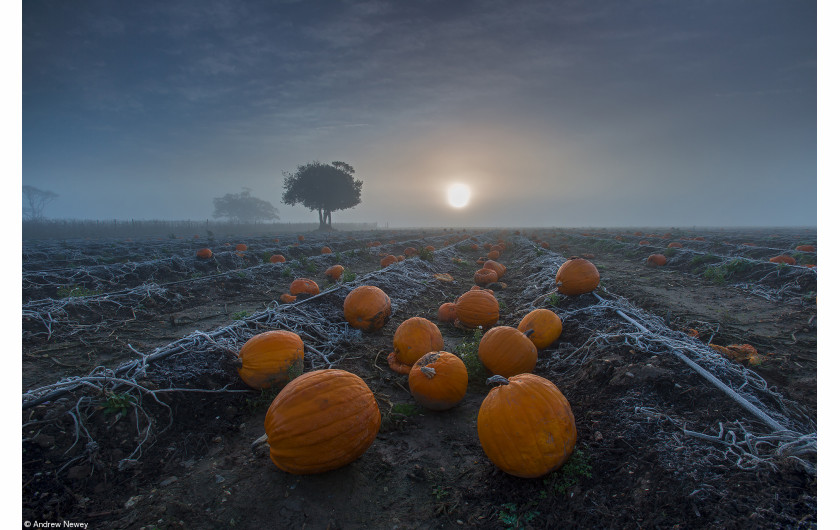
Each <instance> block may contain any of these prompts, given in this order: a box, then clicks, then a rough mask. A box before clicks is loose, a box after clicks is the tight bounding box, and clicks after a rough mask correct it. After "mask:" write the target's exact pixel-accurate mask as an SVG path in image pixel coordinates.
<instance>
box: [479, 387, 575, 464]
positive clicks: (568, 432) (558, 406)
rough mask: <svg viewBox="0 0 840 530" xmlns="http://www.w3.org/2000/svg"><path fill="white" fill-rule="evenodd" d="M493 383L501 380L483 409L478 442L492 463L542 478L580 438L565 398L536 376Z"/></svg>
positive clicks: (491, 392) (485, 401) (562, 461)
mask: <svg viewBox="0 0 840 530" xmlns="http://www.w3.org/2000/svg"><path fill="white" fill-rule="evenodd" d="M488 382H499V383H501V385H500V386H497V387H495V388H493V389H491V390H490V392H489V393H488V394H487V397H485V398H484V401H483V402H482V403H481V407H480V408H479V410H478V421H477V427H478V441H479V442H480V443H481V448H482V449H483V450H484V454H486V455H487V457H488V458H489V459H490V461H491V462H493V464H495V465H496V467H498V468H499V469H501V470H502V471H504V472H505V473H508V474H509V475H513V476H516V477H521V478H537V477H541V476H543V475H545V474H547V473H550V472H552V471H554V470H555V469H557V468H559V467H560V466H562V465H563V464H564V463H566V461H567V460H568V459H569V458H570V457H571V456H572V451H573V450H574V447H575V443H576V442H577V429H576V428H575V417H574V415H573V414H572V408H571V406H569V402H568V400H567V399H566V396H564V395H563V393H562V392H560V390H559V389H558V388H557V387H556V386H554V384H553V383H552V382H551V381H549V380H547V379H544V378H542V377H540V376H538V375H534V374H521V375H517V376H514V377H511V378H509V379H505V378H501V377H492V378H490V379H489V380H488Z"/></svg>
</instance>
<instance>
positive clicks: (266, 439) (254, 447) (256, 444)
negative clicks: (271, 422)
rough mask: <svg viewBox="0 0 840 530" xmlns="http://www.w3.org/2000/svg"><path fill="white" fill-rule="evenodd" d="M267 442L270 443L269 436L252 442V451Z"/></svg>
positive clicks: (263, 436) (265, 435)
mask: <svg viewBox="0 0 840 530" xmlns="http://www.w3.org/2000/svg"><path fill="white" fill-rule="evenodd" d="M266 442H268V434H263V435H262V436H260V437H259V438H257V439H256V440H254V441H253V442H251V450H252V451H253V450H254V449H256V448H257V447H259V446H260V445H262V444H264V443H266Z"/></svg>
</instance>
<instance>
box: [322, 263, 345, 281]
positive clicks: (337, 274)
mask: <svg viewBox="0 0 840 530" xmlns="http://www.w3.org/2000/svg"><path fill="white" fill-rule="evenodd" d="M324 274H325V275H326V276H327V278H329V279H331V280H332V281H334V282H337V281H338V280H339V279H340V278H341V275H342V274H344V267H342V266H341V265H333V266H332V267H330V268H329V269H327V270H326V271H324Z"/></svg>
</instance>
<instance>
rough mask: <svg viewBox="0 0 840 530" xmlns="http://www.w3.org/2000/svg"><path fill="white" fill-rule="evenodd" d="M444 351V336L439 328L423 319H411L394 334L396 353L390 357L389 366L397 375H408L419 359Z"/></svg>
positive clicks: (404, 322) (402, 324)
mask: <svg viewBox="0 0 840 530" xmlns="http://www.w3.org/2000/svg"><path fill="white" fill-rule="evenodd" d="M442 349H443V335H441V333H440V330H439V329H438V327H437V326H436V325H435V324H434V323H433V322H432V321H430V320H427V319H425V318H423V317H411V318H409V319H408V320H405V321H403V322H402V323H401V324H400V325H399V326H398V327H397V330H396V331H395V332H394V351H392V352H391V353H390V354H389V355H388V366H390V367H391V370H393V371H395V372H397V373H400V374H408V373H409V372H410V371H411V367H412V366H413V365H414V363H415V362H417V359H419V358H420V357H422V356H423V355H425V354H427V353H429V352H430V351H440V350H442Z"/></svg>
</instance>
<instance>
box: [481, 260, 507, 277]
mask: <svg viewBox="0 0 840 530" xmlns="http://www.w3.org/2000/svg"><path fill="white" fill-rule="evenodd" d="M483 268H485V269H491V270H494V271H496V276H498V278H499V279H500V280H501V279H502V276H504V275H505V273H506V272H507V267H505V266H504V265H502V264H501V263H499V262H498V261H493V260H492V259H488V260H487V261H485V262H484V265H483Z"/></svg>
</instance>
